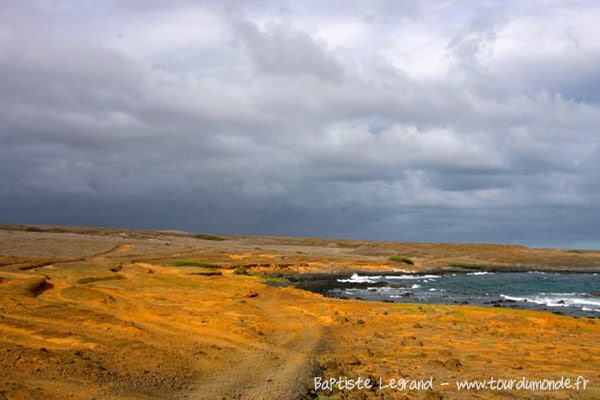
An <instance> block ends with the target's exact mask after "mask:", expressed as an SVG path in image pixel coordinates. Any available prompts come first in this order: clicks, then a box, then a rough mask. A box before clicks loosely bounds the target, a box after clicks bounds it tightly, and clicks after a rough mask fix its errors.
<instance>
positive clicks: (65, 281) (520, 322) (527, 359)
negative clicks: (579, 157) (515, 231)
mask: <svg viewBox="0 0 600 400" xmlns="http://www.w3.org/2000/svg"><path fill="white" fill-rule="evenodd" d="M36 230H39V231H31V230H30V231H25V229H24V228H23V227H18V226H5V227H4V229H3V230H0V265H1V266H0V368H1V370H2V373H1V375H0V399H42V398H43V399H65V398H73V399H115V400H116V399H308V398H321V399H375V398H377V399H381V398H383V399H487V398H498V399H519V398H528V399H571V398H577V399H598V398H600V322H599V320H597V319H596V320H594V319H576V318H571V317H565V316H557V315H554V314H549V313H541V312H530V311H518V310H508V309H493V308H477V307H470V306H442V305H431V306H425V305H423V306H421V305H410V304H409V305H406V304H403V305H401V304H390V303H375V302H373V303H370V302H361V301H350V300H337V299H329V298H324V297H322V296H320V295H317V294H313V293H309V292H305V291H302V290H299V289H296V288H293V287H269V286H267V284H266V283H265V279H264V278H260V277H258V276H245V275H236V274H235V273H234V272H233V271H234V270H235V268H237V267H240V266H245V267H246V268H247V270H248V271H249V272H250V273H251V274H255V275H256V274H266V273H270V274H271V273H275V274H277V273H281V272H289V271H310V272H314V271H326V272H327V271H339V270H346V271H351V270H357V269H358V270H365V269H396V270H400V269H413V270H421V271H424V270H427V269H428V268H441V267H444V268H445V267H446V265H447V263H448V261H449V260H450V261H461V262H481V263H486V264H488V265H494V266H495V267H498V268H502V267H505V268H508V267H511V268H514V267H519V268H537V267H539V266H545V267H547V268H550V269H553V268H554V269H565V268H572V269H576V268H583V266H598V265H600V253H598V252H593V251H584V252H567V251H564V250H550V249H548V250H539V249H528V248H525V247H519V246H496V245H448V244H439V245H438V244H418V243H417V244H408V243H375V242H354V241H331V240H319V239H293V238H272V237H271V238H268V237H224V238H225V239H226V240H223V241H209V240H200V239H197V238H194V237H193V235H191V234H185V233H182V232H148V231H122V230H112V229H98V228H64V227H37V228H36ZM395 254H398V255H402V256H407V257H410V258H411V259H414V261H415V265H416V266H409V265H405V264H402V265H398V264H395V263H390V262H388V261H387V258H388V257H389V256H390V255H395ZM174 260H189V261H199V262H206V263H213V264H217V265H219V266H220V267H221V268H219V271H220V272H221V273H222V274H221V275H212V276H203V275H191V274H192V273H200V272H206V271H214V268H211V269H208V268H201V267H173V266H171V262H172V261H174ZM276 283H277V282H276ZM579 376H582V377H585V379H587V380H589V382H588V384H587V388H586V390H585V391H583V390H580V391H579V392H577V391H574V390H559V391H553V392H543V391H517V390H505V391H492V390H482V391H468V392H465V391H463V392H460V393H459V392H457V390H456V388H455V387H454V383H455V381H457V380H465V379H480V380H484V379H489V378H492V377H494V378H496V379H499V378H500V379H507V380H508V379H517V380H518V379H521V378H522V377H526V378H529V379H544V378H545V379H552V380H558V379H561V377H565V378H569V379H571V380H573V381H575V380H576V379H577V377H579ZM332 377H346V378H348V379H357V378H359V377H360V378H361V379H362V378H364V379H366V378H369V379H371V380H372V381H374V382H376V383H377V384H376V385H374V387H372V388H370V389H367V388H362V390H359V389H358V388H354V390H339V387H336V388H334V390H333V391H331V392H330V391H328V390H315V387H314V382H315V378H317V379H320V378H322V379H329V378H332ZM398 378H410V379H415V380H419V379H421V380H423V381H425V382H426V381H427V380H428V379H430V378H431V379H432V381H431V382H432V383H433V388H431V389H429V388H427V390H422V391H417V390H413V391H410V390H407V391H398V390H396V389H393V388H392V387H390V386H388V387H385V388H384V387H382V388H379V387H378V386H379V385H378V384H379V380H380V379H381V382H382V384H383V385H386V384H387V385H389V384H390V380H391V379H398ZM444 383H449V385H447V386H442V385H443V384H444Z"/></svg>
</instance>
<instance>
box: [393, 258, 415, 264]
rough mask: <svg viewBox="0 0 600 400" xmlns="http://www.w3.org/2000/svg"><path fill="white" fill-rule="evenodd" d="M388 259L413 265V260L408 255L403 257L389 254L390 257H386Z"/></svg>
mask: <svg viewBox="0 0 600 400" xmlns="http://www.w3.org/2000/svg"><path fill="white" fill-rule="evenodd" d="M388 261H392V262H398V263H404V264H408V265H415V263H414V262H413V260H411V259H410V258H408V257H403V256H391V257H390V258H388Z"/></svg>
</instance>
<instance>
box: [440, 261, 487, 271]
mask: <svg viewBox="0 0 600 400" xmlns="http://www.w3.org/2000/svg"><path fill="white" fill-rule="evenodd" d="M448 266H449V267H454V268H465V269H477V270H481V269H485V268H487V265H485V264H471V263H462V262H451V263H448Z"/></svg>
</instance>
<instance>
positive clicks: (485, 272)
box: [467, 271, 494, 275]
mask: <svg viewBox="0 0 600 400" xmlns="http://www.w3.org/2000/svg"><path fill="white" fill-rule="evenodd" d="M467 275H494V273H493V272H488V271H481V272H469V273H468V274H467Z"/></svg>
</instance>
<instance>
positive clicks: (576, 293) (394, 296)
mask: <svg viewBox="0 0 600 400" xmlns="http://www.w3.org/2000/svg"><path fill="white" fill-rule="evenodd" d="M337 282H338V284H339V286H340V287H332V288H331V289H329V290H328V291H327V292H326V295H328V296H332V297H342V298H359V299H364V300H376V301H392V302H397V303H434V304H472V305H481V306H489V307H510V308H521V309H529V310H540V311H552V312H555V313H558V314H566V315H572V316H577V317H596V318H600V275H599V274H554V273H544V272H502V273H492V272H473V273H468V274H452V275H387V276H366V275H365V276H361V275H357V274H355V275H352V276H350V277H348V278H345V279H338V280H337ZM354 284H355V285H356V287H353V285H354ZM370 284H372V285H373V286H369V285H370Z"/></svg>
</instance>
